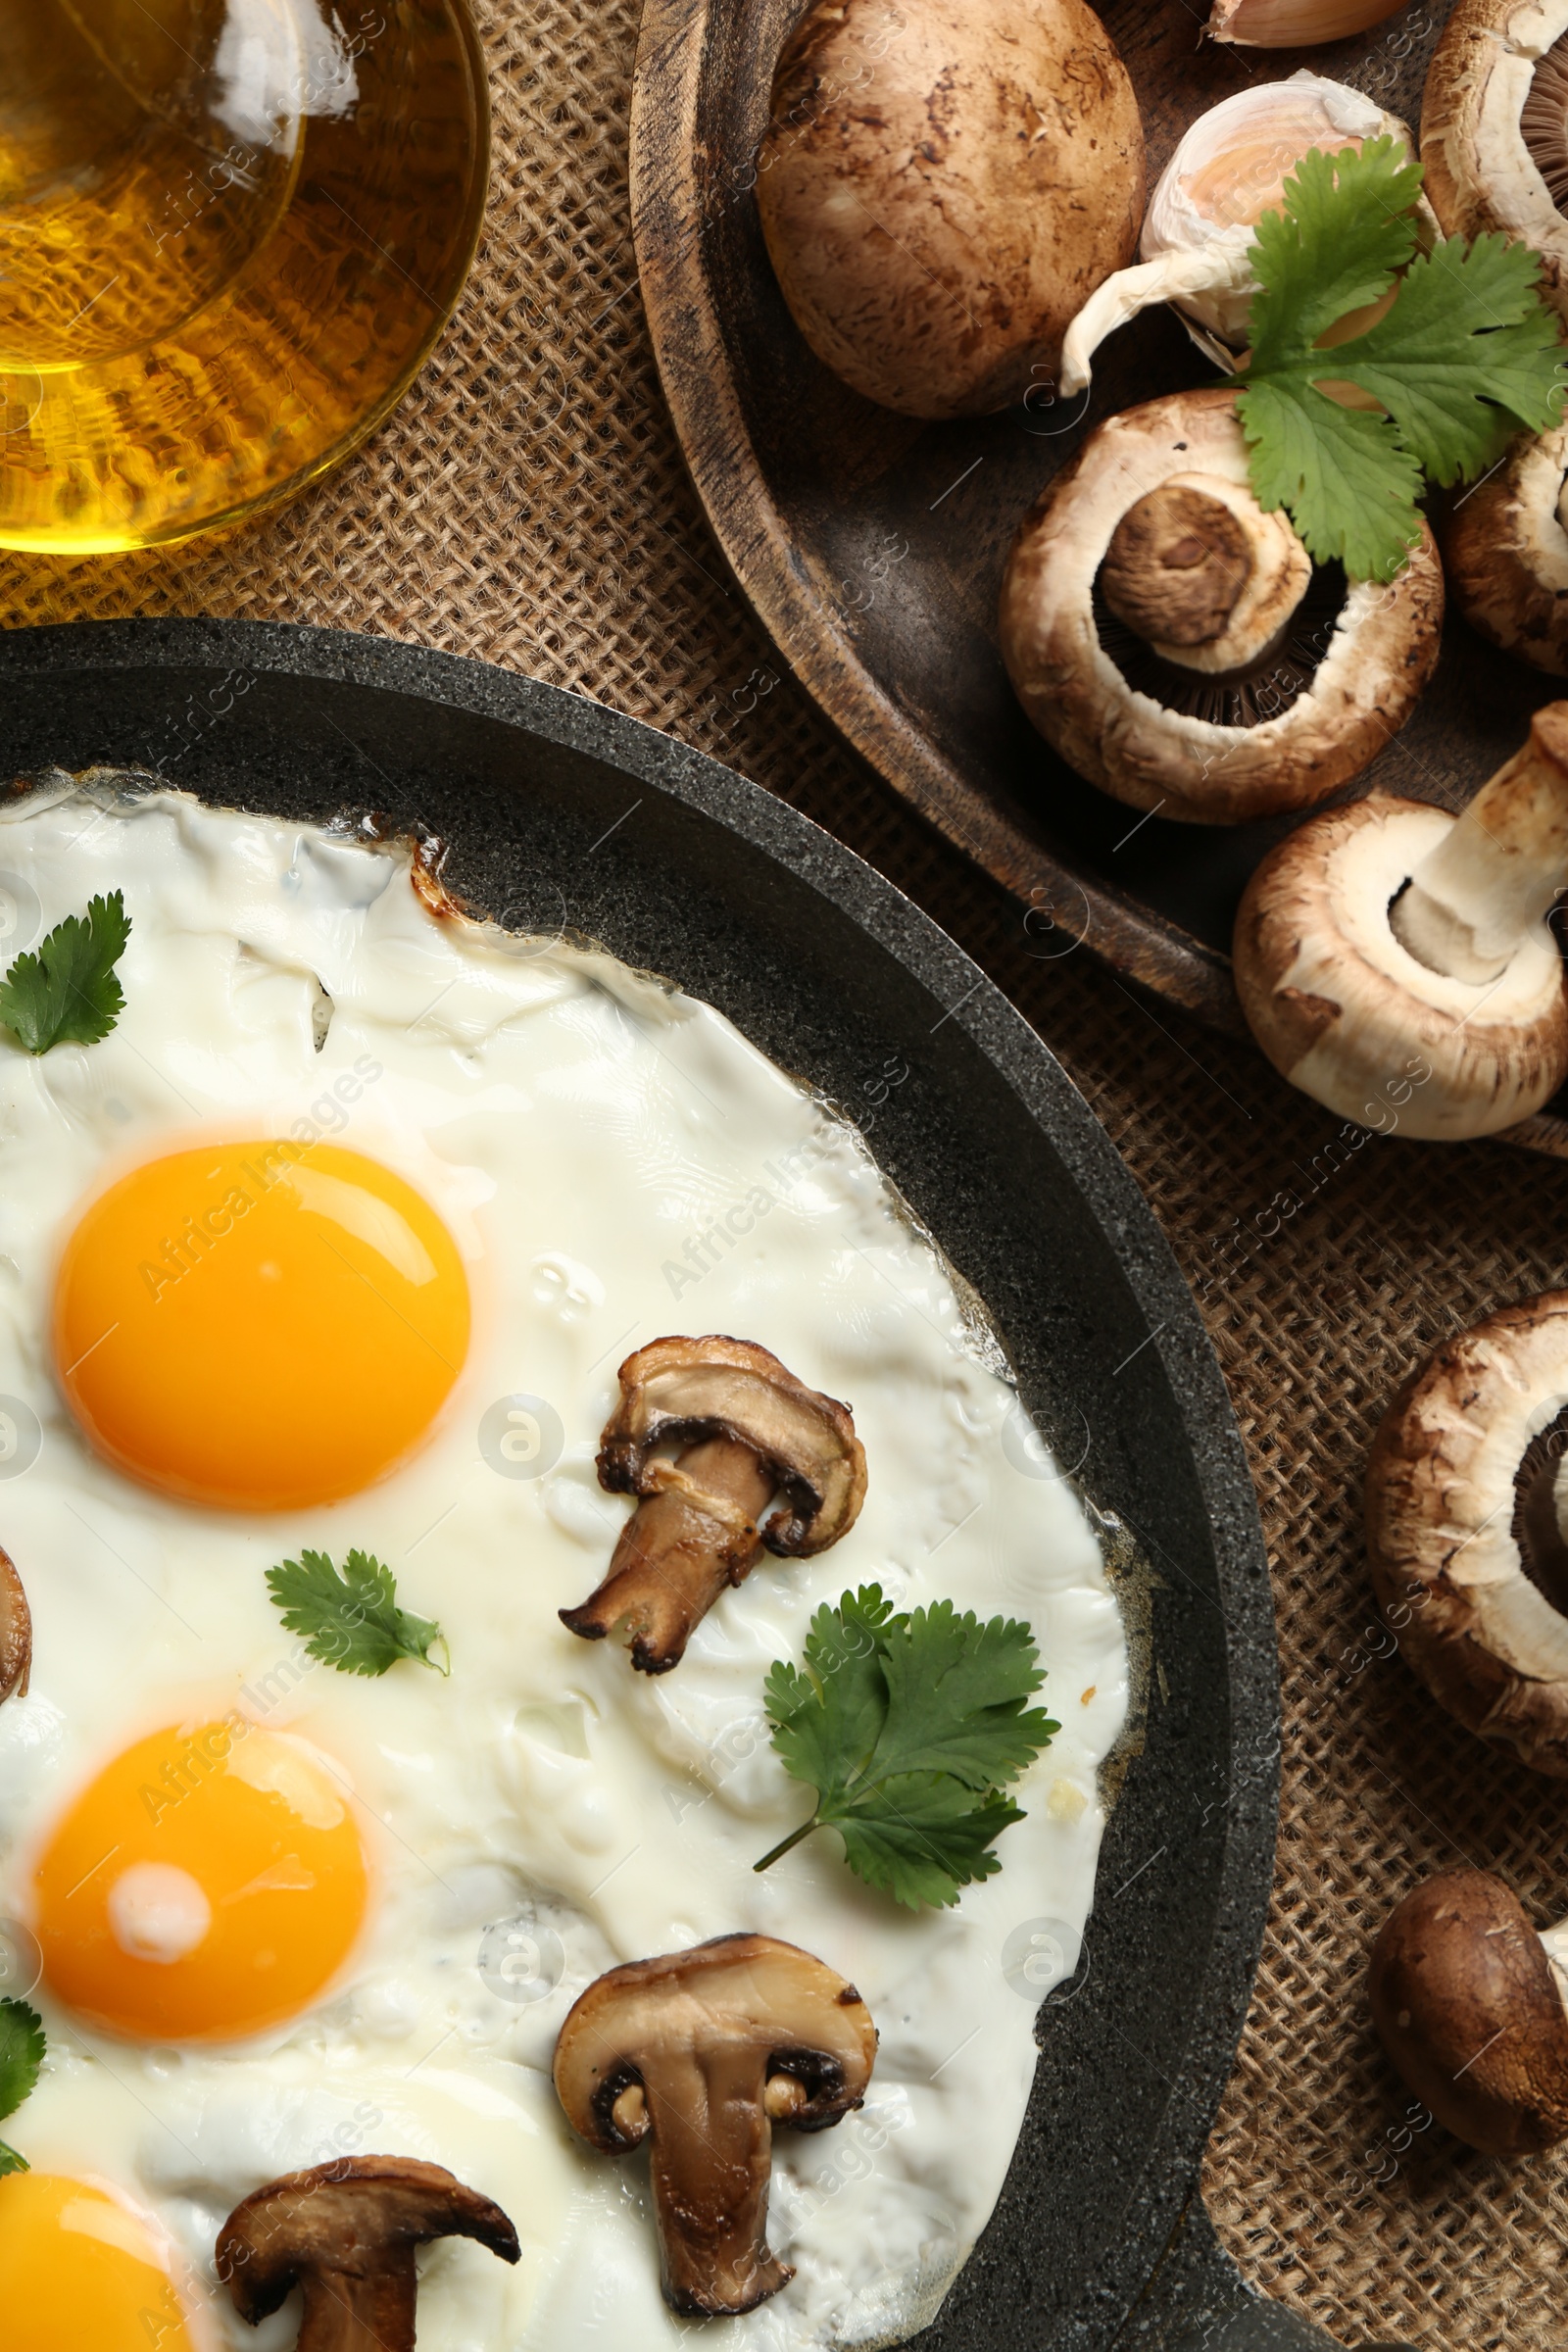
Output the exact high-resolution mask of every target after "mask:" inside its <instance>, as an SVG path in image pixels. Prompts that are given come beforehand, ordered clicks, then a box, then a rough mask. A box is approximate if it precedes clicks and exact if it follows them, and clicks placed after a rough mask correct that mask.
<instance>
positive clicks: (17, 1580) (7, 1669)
mask: <svg viewBox="0 0 1568 2352" xmlns="http://www.w3.org/2000/svg"><path fill="white" fill-rule="evenodd" d="M31 1665H32V1615H31V1612H30V1610H29V1609H28V1607H27V1595H26V1593H25V1592H24V1591H23V1589H22V1579H21V1577H20V1576H19V1575H18V1574H17V1572H16V1569H15V1567H14V1566H13V1565H12V1562H11V1559H10V1556H9V1554H8V1553H6V1552H4V1551H0V1706H4V1704H5V1702H6V1700H7V1699H8V1698H10V1697H11V1696H12V1694H13V1693H14V1692H20V1693H23V1694H25V1691H26V1688H27V1675H28V1672H29V1670H30V1668H31Z"/></svg>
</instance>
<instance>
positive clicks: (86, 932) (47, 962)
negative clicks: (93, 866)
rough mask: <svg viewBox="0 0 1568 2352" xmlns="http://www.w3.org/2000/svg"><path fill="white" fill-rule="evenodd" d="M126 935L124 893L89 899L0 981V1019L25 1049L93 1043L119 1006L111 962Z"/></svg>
mask: <svg viewBox="0 0 1568 2352" xmlns="http://www.w3.org/2000/svg"><path fill="white" fill-rule="evenodd" d="M129 937H130V917H129V916H128V915H127V914H126V912H125V901H124V894H123V892H122V891H118V890H115V891H111V892H110V894H109V896H108V898H107V899H103V898H98V899H91V900H89V901H88V905H87V911H86V913H85V914H68V915H67V917H66V919H65V921H64V922H63V923H56V925H55V927H54V929H53V930H52V931H51V932H50V934H49V936H48V938H47V939H45V940H44V941H43V943H42V945H41V946H40V947H37V948H34V949H31V950H30V951H29V952H28V953H27V954H25V955H23V956H18V957H17V958H16V961H15V962H14V963H13V964H12V965H11V967H10V969H9V971H8V972H7V973H6V976H5V978H4V979H3V980H0V1021H3V1022H4V1023H5V1025H6V1027H7V1028H8V1029H9V1030H11V1031H12V1033H13V1034H14V1036H15V1037H16V1038H17V1039H18V1041H19V1042H20V1043H21V1044H22V1045H24V1046H25V1048H26V1050H27V1052H28V1053H29V1054H47V1053H48V1051H49V1049H50V1047H51V1046H58V1045H60V1044H62V1043H63V1042H67V1041H69V1042H70V1043H72V1044H74V1045H78V1046H95V1045H96V1044H97V1043H98V1041H99V1039H100V1038H102V1037H107V1036H108V1035H109V1032H110V1030H111V1029H112V1028H113V1027H114V1025H115V1023H116V1021H118V1020H119V1018H120V1016H121V1014H122V1013H123V1011H124V1009H125V992H124V990H123V988H122V987H121V985H120V976H119V974H118V972H117V971H116V970H115V966H116V964H117V963H118V962H119V961H120V958H121V956H123V954H124V952H125V942H126V941H127V940H128V939H129Z"/></svg>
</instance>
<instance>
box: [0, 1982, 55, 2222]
mask: <svg viewBox="0 0 1568 2352" xmlns="http://www.w3.org/2000/svg"><path fill="white" fill-rule="evenodd" d="M48 2046H49V2045H48V2042H47V2040H46V2039H45V2036H44V2030H43V2020H42V2018H41V2017H39V2015H38V2013H37V2011H36V2010H34V2009H29V2008H28V2007H27V2004H26V2002H25V2001H16V2000H0V2117H4V2116H8V2115H15V2114H16V2112H17V2109H18V2108H19V2107H20V2106H21V2105H22V2102H23V2100H24V2099H26V2098H29V2097H30V2096H31V2094H32V2092H33V2090H34V2089H35V2087H36V2085H37V2082H38V2072H39V2069H40V2068H41V2067H42V2065H43V2061H44V2053H45V2051H46V2050H47V2048H48ZM26 2170H27V2160H26V2158H25V2156H19V2155H18V2154H17V2151H16V2149H15V2148H8V2147H7V2146H6V2143H5V2141H4V2140H3V2139H0V2178H3V2177H4V2176H5V2175H6V2174H7V2173H25V2171H26Z"/></svg>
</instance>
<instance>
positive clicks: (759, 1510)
mask: <svg viewBox="0 0 1568 2352" xmlns="http://www.w3.org/2000/svg"><path fill="white" fill-rule="evenodd" d="M619 1378H620V1403H619V1405H618V1406H617V1408H616V1410H615V1412H614V1413H613V1415H612V1416H611V1418H610V1420H609V1421H608V1422H607V1423H606V1424H605V1429H604V1433H603V1435H602V1437H601V1439H600V1442H599V1443H600V1452H599V1482H600V1484H601V1486H603V1487H605V1488H606V1489H608V1491H609V1492H610V1493H611V1494H613V1495H638V1496H640V1497H641V1499H640V1501H639V1503H638V1506H637V1508H636V1510H635V1511H634V1512H633V1513H632V1515H631V1517H630V1518H629V1519H628V1520H627V1522H626V1524H625V1526H624V1527H623V1528H622V1530H621V1533H620V1538H619V1541H618V1542H617V1544H616V1545H615V1550H614V1555H613V1558H612V1560H611V1563H610V1567H609V1569H608V1571H607V1573H606V1575H605V1578H604V1581H603V1583H602V1584H601V1585H600V1586H599V1588H598V1590H597V1591H596V1592H594V1593H590V1594H589V1596H588V1598H587V1599H586V1600H585V1601H582V1602H580V1603H579V1604H578V1606H577V1607H575V1608H571V1609H563V1610H562V1611H561V1612H560V1615H561V1621H562V1623H563V1625H564V1626H566V1627H568V1628H569V1630H570V1631H571V1632H572V1633H574V1634H580V1635H581V1636H582V1638H583V1640H584V1641H586V1642H600V1641H603V1640H604V1638H605V1636H606V1635H607V1634H608V1633H610V1632H611V1630H612V1628H613V1627H614V1626H616V1625H623V1626H624V1627H625V1628H626V1630H627V1632H628V1633H629V1635H630V1637H631V1662H632V1664H633V1666H635V1667H636V1668H637V1669H638V1670H639V1671H640V1672H641V1673H643V1674H667V1673H668V1672H669V1670H670V1668H671V1667H672V1666H677V1665H678V1664H679V1663H680V1660H681V1659H682V1657H683V1656H684V1655H685V1652H686V1644H687V1642H689V1641H690V1640H691V1637H692V1634H693V1633H694V1631H695V1630H696V1628H697V1626H698V1625H699V1624H700V1623H701V1622H702V1619H703V1618H704V1617H705V1616H706V1615H707V1613H708V1611H709V1610H710V1609H711V1607H712V1605H713V1603H714V1601H715V1600H716V1599H717V1598H718V1596H719V1594H720V1593H722V1592H723V1591H724V1589H725V1587H726V1586H727V1585H739V1584H741V1583H742V1582H744V1580H745V1579H746V1578H747V1577H748V1576H750V1574H751V1572H752V1570H753V1569H754V1568H755V1567H756V1566H757V1563H758V1561H759V1560H760V1558H761V1557H762V1554H763V1552H764V1551H770V1552H772V1553H774V1554H775V1555H776V1556H777V1557H779V1558H781V1559H807V1558H809V1557H810V1556H811V1555H812V1554H813V1553H816V1552H819V1551H826V1550H827V1548H828V1546H829V1545H830V1544H836V1543H837V1542H838V1540H839V1538H840V1537H841V1536H843V1535H847V1534H848V1532H849V1530H850V1529H851V1528H852V1527H853V1526H854V1525H855V1522H856V1519H857V1517H858V1514H859V1509H860V1504H861V1502H862V1501H863V1499H864V1496H865V1453H864V1450H863V1448H862V1447H861V1445H860V1442H859V1440H858V1438H857V1436H856V1434H855V1423H854V1420H853V1419H852V1417H851V1414H850V1408H849V1406H848V1405H846V1404H840V1403H839V1401H838V1399H837V1397H824V1396H823V1395H822V1394H821V1392H820V1391H819V1390H816V1389H809V1388H808V1387H807V1386H806V1384H805V1382H804V1381H800V1380H797V1379H796V1377H795V1375H794V1373H793V1372H791V1371H789V1370H788V1369H787V1368H786V1366H785V1365H783V1364H781V1363H780V1362H779V1359H778V1357H777V1356H776V1355H774V1354H772V1353H771V1352H770V1351H769V1350H768V1349H767V1348H760V1347H759V1346H758V1345H757V1343H756V1342H755V1341H753V1340H731V1339H726V1338H725V1337H724V1336H723V1335H722V1333H718V1332H713V1333H711V1334H710V1335H709V1336H708V1337H707V1338H706V1339H675V1338H672V1339H664V1340H655V1341H653V1342H652V1343H651V1344H650V1345H649V1346H648V1347H646V1348H638V1349H637V1351H636V1353H635V1354H634V1355H629V1356H627V1358H626V1360H625V1362H624V1363H623V1364H622V1365H621V1367H620V1374H619ZM775 1496H776V1497H779V1499H780V1507H779V1508H778V1509H777V1510H776V1511H774V1512H773V1513H772V1515H771V1516H768V1515H767V1513H768V1509H769V1505H770V1504H771V1503H772V1502H773V1500H774V1498H775Z"/></svg>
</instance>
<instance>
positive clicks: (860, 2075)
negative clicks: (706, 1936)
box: [555, 1935, 877, 2156]
mask: <svg viewBox="0 0 1568 2352" xmlns="http://www.w3.org/2000/svg"><path fill="white" fill-rule="evenodd" d="M876 2042H877V2034H876V2028H875V2026H874V2025H873V2024H872V2022H871V2012H870V2011H869V2009H867V2007H866V2005H865V2003H864V2002H863V2001H862V2000H861V1998H860V1996H859V1994H858V1992H857V1991H856V1989H855V1986H854V1985H851V1984H849V1983H848V1982H847V1981H846V1980H845V1979H844V1978H843V1977H841V1976H840V1975H839V1974H838V1972H837V1971H836V1970H835V1969H831V1968H829V1967H828V1966H827V1964H826V1962H825V1961H822V1960H818V1959H816V1958H814V1957H813V1955H812V1954H811V1953H810V1952H804V1951H802V1950H801V1948H800V1946H799V1945H798V1944H793V1943H781V1942H780V1941H779V1940H778V1938H777V1937H776V1936H753V1935H735V1936H714V1937H713V1938H712V1940H711V1942H708V1943H699V1944H695V1945H694V1946H693V1947H692V1949H691V1950H690V1951H685V1952H666V1953H663V1954H662V1955H661V1956H660V1957H658V1958H656V1959H653V1960H631V1961H628V1962H627V1963H626V1964H625V1965H624V1966H623V1967H621V1968H612V1969H610V1970H608V1971H607V1972H606V1974H605V1975H604V1976H602V1977H599V1978H596V1979H595V1981H594V1983H593V1984H592V1985H589V1987H588V1989H587V1991H586V1992H584V1993H581V1994H579V1995H578V1998H577V1999H576V2001H575V2002H574V2003H573V2005H572V2007H571V2009H570V2011H569V2013H568V2015H567V2017H566V2022H565V2024H564V2026H563V2027H562V2029H561V2035H560V2038H559V2040H558V2041H557V2043H556V2059H555V2082H556V2093H557V2096H558V2097H559V2098H560V2100H561V2104H562V2107H563V2108H564V2111H565V2116H566V2120H567V2122H568V2123H569V2124H570V2126H571V2128H572V2130H573V2131H576V2132H579V2133H580V2134H581V2136H582V2137H583V2138H584V2139H586V2140H587V2141H588V2143H589V2145H590V2147H595V2148H597V2149H598V2150H599V2152H600V2154H601V2155H603V2156H620V2155H624V2154H625V2153H626V2152H627V2150H628V2149H630V2148H634V2147H636V2146H637V2145H638V2142H639V2140H640V2139H641V2138H642V2137H643V2136H644V2133H643V2132H642V2131H639V2132H638V2133H637V2135H636V2137H634V2138H628V2137H627V2136H626V2135H625V2133H624V2132H623V2131H620V2130H619V2129H618V2127H617V2125H616V2123H615V2120H614V2117H613V2112H612V2111H613V2107H614V2105H615V2102H616V2100H617V2099H618V2098H619V2097H620V2095H621V2093H622V2091H624V2090H625V2089H626V2088H627V2086H628V2085H629V2084H631V2083H633V2082H641V2083H643V2085H644V2087H645V2089H647V2090H648V2092H649V2096H650V2101H651V2102H652V2104H653V2116H652V2128H653V2130H654V2131H658V2129H659V2113H658V2100H659V2098H660V2096H661V2093H660V2092H659V2091H658V2090H657V2089H656V2088H655V2086H654V2084H652V2083H650V2082H648V2078H649V2077H650V2076H653V2077H654V2078H655V2079H656V2082H657V2080H658V2078H659V2077H660V2076H661V2074H662V2073H663V2072H664V2071H665V2070H669V2071H671V2072H672V2073H674V2074H675V2075H677V2076H679V2075H683V2074H685V2073H686V2072H687V2070H688V2069H690V2068H691V2067H692V2066H693V2064H694V2062H695V2063H697V2064H699V2065H700V2063H701V2059H702V2055H703V2053H704V2052H706V2051H709V2050H711V2049H714V2048H718V2047H722V2048H723V2049H724V2050H725V2051H726V2052H730V2053H734V2054H739V2055H743V2056H744V2060H745V2065H746V2075H747V2079H748V2080H750V2079H751V2078H752V2077H755V2083H756V2099H757V2101H758V2102H760V2099H761V2096H762V2090H763V2085H764V2083H765V2082H766V2080H767V2078H768V2077H770V2076H772V2075H775V2074H788V2075H791V2076H793V2077H794V2078H795V2079H796V2080H797V2081H800V2082H804V2084H805V2086H806V2088H807V2091H808V2094H809V2095H808V2097H807V2100H806V2102H805V2104H804V2105H802V2106H800V2107H798V2108H797V2109H796V2111H795V2112H794V2113H792V2114H790V2115H789V2116H788V2117H787V2118H783V2119H780V2120H785V2121H788V2122H789V2124H790V2125H791V2126H792V2127H793V2128H794V2129H795V2130H796V2131H825V2130H826V2129H827V2127H828V2126H829V2125H831V2124H836V2123H838V2122H839V2121H840V2119H841V2118H842V2117H844V2116H846V2115H848V2114H849V2113H850V2112H851V2111H852V2109H854V2108H856V2107H858V2106H859V2105H860V2104H861V2101H862V2100H863V2098H864V2096H865V2090H866V2085H867V2084H868V2083H869V2082H870V2080H871V2069H872V2066H873V2064H874V2062H875V2059H876ZM664 2095H667V2094H664Z"/></svg>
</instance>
